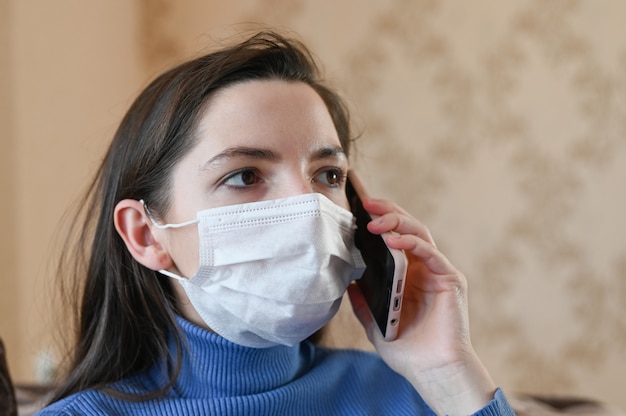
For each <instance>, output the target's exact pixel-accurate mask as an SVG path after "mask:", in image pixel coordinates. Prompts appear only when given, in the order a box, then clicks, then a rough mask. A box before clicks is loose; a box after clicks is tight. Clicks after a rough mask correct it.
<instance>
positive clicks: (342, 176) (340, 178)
mask: <svg viewBox="0 0 626 416" xmlns="http://www.w3.org/2000/svg"><path fill="white" fill-rule="evenodd" d="M245 173H253V174H254V175H255V181H254V183H253V184H250V185H246V184H245V181H243V180H241V182H244V185H233V184H229V183H228V182H229V181H231V180H233V179H234V178H236V177H238V176H241V175H243V174H245ZM329 173H334V174H336V175H337V183H335V184H331V183H325V181H322V185H323V186H325V187H328V188H341V187H343V185H344V184H345V182H346V178H347V176H348V175H347V172H346V171H345V170H344V169H342V168H340V167H336V166H327V167H324V168H321V169H318V171H317V172H316V173H315V175H314V177H313V182H314V183H320V181H318V180H317V178H319V177H320V176H321V175H327V174H329ZM259 182H263V180H262V179H261V175H260V173H259V171H258V169H256V168H253V167H245V168H241V169H238V170H236V171H234V172H231V173H229V174H228V175H226V176H225V177H224V178H222V179H221V180H220V181H219V183H218V184H219V185H220V186H225V187H228V188H231V189H235V190H244V189H248V188H250V187H252V186H254V185H256V184H258V183H259Z"/></svg>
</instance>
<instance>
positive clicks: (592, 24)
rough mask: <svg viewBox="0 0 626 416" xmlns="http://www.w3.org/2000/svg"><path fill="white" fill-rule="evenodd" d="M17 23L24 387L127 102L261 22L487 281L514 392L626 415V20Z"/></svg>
mask: <svg viewBox="0 0 626 416" xmlns="http://www.w3.org/2000/svg"><path fill="white" fill-rule="evenodd" d="M1 7H2V8H7V4H6V3H3V5H2V6H1ZM8 8H9V9H12V10H9V12H10V13H9V15H8V16H10V17H8V18H7V17H6V16H7V15H5V14H4V13H0V16H4V17H0V19H2V20H0V23H2V26H3V27H2V31H1V32H0V36H1V38H0V41H1V43H0V54H1V56H2V58H3V68H2V71H3V74H4V73H5V72H7V71H8V78H5V77H4V76H3V77H1V78H2V81H0V82H2V84H1V86H2V87H3V88H2V89H3V94H2V96H1V101H0V105H2V106H3V107H2V108H5V107H8V110H7V112H5V111H2V116H0V117H2V119H1V121H2V123H3V126H4V125H6V126H8V128H6V129H5V128H3V130H4V131H5V132H6V136H5V137H3V138H2V144H1V146H2V147H1V148H0V153H1V155H0V157H1V158H2V160H0V162H6V164H5V163H2V169H3V170H2V182H0V185H1V186H2V187H3V188H2V191H3V195H12V197H11V198H6V197H5V198H3V199H4V200H3V204H2V206H1V207H2V208H1V209H2V215H1V216H0V217H1V218H2V227H3V232H2V236H1V237H0V238H1V240H0V243H1V244H2V247H3V248H6V251H5V250H3V253H2V255H3V264H7V267H8V269H7V270H9V273H6V274H3V276H2V281H0V288H1V289H2V293H1V294H0V297H1V298H0V300H1V301H2V315H1V317H0V325H1V326H0V329H2V331H3V334H4V333H7V334H9V335H8V336H4V335H3V337H5V338H8V340H9V342H8V343H9V348H10V350H13V351H15V350H17V351H19V352H20V354H17V357H14V358H13V359H12V363H11V365H12V368H13V370H14V372H15V373H16V374H17V375H18V377H19V378H20V379H22V380H29V379H33V377H34V375H35V368H34V366H33V362H34V361H35V357H36V356H37V354H38V353H40V352H41V351H42V350H45V348H46V345H47V344H48V342H49V337H48V332H49V331H48V328H47V327H46V325H44V324H43V323H42V322H43V317H44V313H43V309H42V307H41V306H40V305H43V304H44V301H45V300H46V298H47V296H48V295H47V293H49V292H46V289H45V282H48V281H49V279H50V276H49V273H48V270H47V267H46V264H47V262H48V259H49V258H50V256H51V254H50V253H51V252H54V248H51V247H50V242H51V241H52V236H53V235H54V233H55V227H56V224H57V223H58V221H59V219H60V218H61V216H62V213H63V211H64V209H65V208H66V207H67V206H68V205H69V204H70V203H71V201H72V199H73V198H74V197H75V196H76V195H77V194H78V191H79V189H80V187H82V186H83V185H84V184H85V183H86V180H87V178H88V177H89V175H90V174H91V173H92V172H93V170H94V168H95V166H96V165H97V163H98V160H99V158H100V155H101V152H102V151H103V149H104V147H105V145H106V143H107V141H108V140H109V138H110V136H111V134H112V131H113V130H114V128H115V123H116V122H117V121H118V120H119V118H120V117H121V114H122V113H123V111H124V109H125V108H126V106H127V105H128V103H129V100H130V99H131V98H132V97H133V96H134V95H135V94H136V92H137V91H138V89H139V88H141V86H143V85H145V82H146V81H147V80H148V78H150V77H152V76H153V75H154V74H156V73H158V72H159V71H160V70H162V69H163V68H165V67H166V66H168V65H170V64H172V63H174V62H177V61H178V60H180V59H183V58H185V57H188V56H191V55H196V54H198V53H200V52H201V51H203V50H205V49H209V48H210V47H211V46H212V45H214V44H215V43H216V41H217V40H219V39H221V38H222V37H223V36H225V35H227V34H230V33H234V32H236V31H237V30H238V29H242V28H247V27H250V26H252V25H250V24H249V23H244V22H262V23H265V24H268V25H271V26H279V27H283V28H289V29H293V30H294V31H295V32H297V33H298V34H299V35H300V36H301V38H302V39H304V40H305V42H306V43H308V44H309V46H310V47H311V48H312V49H313V50H314V51H315V52H316V54H317V55H318V56H319V58H320V60H321V61H322V62H323V64H324V67H325V70H326V74H327V75H328V78H329V79H330V81H331V82H332V83H334V85H336V86H337V87H338V88H339V89H340V90H341V91H343V92H344V93H345V95H346V97H348V99H349V102H350V104H351V106H352V107H353V110H354V113H355V121H356V124H357V126H359V127H360V128H361V129H362V130H363V132H364V134H363V137H362V139H361V140H360V142H359V143H358V151H357V155H356V157H355V160H354V163H355V165H356V166H357V167H360V168H361V170H362V171H363V173H364V174H365V179H366V182H367V183H368V184H369V185H370V188H371V192H372V193H373V194H377V195H380V196H385V197H390V198H392V199H394V200H396V201H398V202H399V203H400V204H401V205H403V206H404V207H405V208H406V209H408V210H409V211H410V212H412V213H413V214H414V215H415V216H417V217H418V218H420V219H421V220H423V221H424V222H425V223H426V224H428V225H429V226H430V228H431V231H432V232H433V234H434V236H435V238H436V239H437V240H438V244H439V246H440V247H441V248H442V249H443V250H444V252H445V253H447V255H448V257H449V258H450V259H451V260H452V261H453V262H454V263H455V264H456V265H457V266H458V267H459V268H460V269H461V270H463V271H464V272H465V274H466V275H467V276H468V278H469V280H470V308H471V319H472V330H473V338H474V343H475V344H476V347H477V349H478V350H479V353H480V354H481V356H482V358H483V360H484V361H485V363H486V365H487V366H488V368H489V370H490V371H491V373H492V375H493V377H494V378H495V379H496V380H497V382H498V383H499V384H500V385H502V386H504V387H505V388H507V389H510V390H512V391H524V392H535V393H536V392H541V393H553V394H581V395H584V396H588V397H592V398H597V399H600V400H604V401H607V402H610V403H613V404H617V405H619V406H621V407H622V408H625V409H626V398H625V397H624V396H623V394H622V390H623V385H624V381H626V380H625V379H624V376H623V374H625V373H626V306H625V305H626V304H625V303H624V302H623V299H625V298H626V220H625V219H624V215H623V213H624V212H626V163H625V162H626V139H625V137H626V36H625V35H626V33H625V30H626V29H624V25H623V22H622V20H623V19H622V16H624V15H625V13H626V5H625V4H624V3H623V2H621V1H619V0H594V1H583V0H580V1H566V0H550V1H541V0H523V1H516V2H502V1H497V0H476V1H473V2H456V1H453V0H442V1H435V0H413V1H408V0H404V1H403V0H387V1H378V2H360V1H356V0H350V1H343V2H340V3H338V2H332V1H326V0H321V1H317V2H307V1H303V0H300V1H288V0H247V1H242V2H237V3H236V4H229V5H226V3H225V2H219V1H200V0H197V1H186V2H177V1H174V0H158V1H150V0H144V1H140V0H136V1H134V2H125V1H122V0H116V1H111V2H107V3H106V4H104V3H103V4H99V5H93V4H89V5H87V4H86V3H83V2H80V1H78V0H76V1H70V0H62V1H58V2H55V3H54V6H52V5H51V3H49V2H45V1H30V2H21V1H18V0H13V1H10V2H8ZM0 11H4V10H0ZM5 24H6V26H5ZM5 57H8V58H9V59H8V60H6V59H5ZM6 62H8V65H5V63H6ZM7 79H12V80H13V81H12V82H8V81H7ZM5 87H6V90H5ZM6 91H8V93H6ZM7 139H8V140H7ZM9 155H12V156H9ZM11 164H13V165H11ZM5 190H6V193H5ZM7 218H14V220H11V221H7ZM5 227H7V228H6V229H7V230H8V231H7V232H6V233H5V231H4V230H5ZM12 250H14V251H12ZM11 270H12V271H13V272H12V273H11V272H10V271H11ZM16 299H17V300H16ZM15 302H19V304H17V303H15ZM7 310H11V311H14V310H15V311H16V313H13V314H10V315H7V312H6V311H7ZM15 316H17V317H18V320H15ZM17 322H19V324H18V323H17ZM357 325H358V324H356V322H355V321H354V319H353V318H352V317H351V316H350V311H349V308H344V310H343V311H342V314H341V316H339V318H338V319H337V320H336V322H334V323H333V332H331V334H330V335H329V337H328V339H327V342H328V343H330V344H332V345H342V346H343V345H356V346H358V347H362V348H369V347H368V345H367V342H366V340H364V337H363V334H362V331H361V330H360V329H359V328H358V327H357ZM337 327H341V331H338V330H337ZM346 328H348V329H346Z"/></svg>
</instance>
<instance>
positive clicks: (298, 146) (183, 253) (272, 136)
mask: <svg viewBox="0 0 626 416" xmlns="http://www.w3.org/2000/svg"><path fill="white" fill-rule="evenodd" d="M197 135H198V142H197V144H196V145H195V147H194V148H193V149H192V150H191V151H190V152H189V153H188V154H187V155H186V156H185V157H184V158H182V159H181V161H180V162H179V164H178V165H177V166H176V168H175V169H174V171H173V178H172V204H171V208H170V210H169V212H167V214H166V215H165V217H164V218H163V220H164V221H165V222H168V223H179V222H183V221H188V220H190V219H194V218H196V213H197V212H198V211H201V210H204V209H207V208H212V207H218V206H223V205H232V204H240V203H245V202H253V201H262V200H269V199H276V198H283V197H288V196H294V195H299V194H305V193H311V192H319V193H322V194H324V195H325V196H326V197H328V198H329V199H330V200H332V201H333V202H335V203H336V204H337V205H340V206H342V207H344V208H348V202H347V198H346V196H345V183H344V179H345V177H346V174H347V170H348V160H347V157H346V155H345V154H344V152H343V150H342V148H341V144H340V142H339V138H338V136H337V131H336V130H335V126H334V124H333V122H332V119H331V117H330V114H329V112H328V109H327V108H326V105H325V104H324V102H323V101H322V99H321V98H320V97H319V95H318V94H317V93H316V92H315V91H314V90H313V89H312V88H311V87H309V86H308V85H306V84H304V83H299V82H285V81H278V80H263V81H249V82H245V83H242V84H236V85H233V86H230V87H228V88H225V89H224V90H222V91H220V92H218V93H217V94H216V95H215V96H214V97H213V98H212V99H211V101H210V103H209V104H208V105H207V106H206V107H205V110H204V114H203V115H202V116H201V119H200V123H199V126H198V129H197ZM162 231H163V230H160V231H157V232H161V235H162V238H161V240H164V242H165V245H166V247H167V251H168V253H169V254H170V256H171V257H172V259H173V261H174V265H175V268H176V270H172V271H174V272H176V273H177V274H180V275H182V276H185V277H187V278H190V277H191V276H193V275H194V274H195V273H196V271H197V269H198V231H197V228H196V227H193V226H192V227H185V228H181V229H169V230H166V231H164V232H162Z"/></svg>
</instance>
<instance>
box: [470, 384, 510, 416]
mask: <svg viewBox="0 0 626 416" xmlns="http://www.w3.org/2000/svg"><path fill="white" fill-rule="evenodd" d="M472 416H515V411H514V410H513V408H511V405H510V404H509V401H508V400H507V399H506V396H505V395H504V392H502V390H501V389H498V390H496V394H495V395H494V397H493V400H491V401H490V402H489V403H488V404H487V406H485V407H483V408H482V409H480V410H479V411H478V412H476V413H474V414H473V415H472Z"/></svg>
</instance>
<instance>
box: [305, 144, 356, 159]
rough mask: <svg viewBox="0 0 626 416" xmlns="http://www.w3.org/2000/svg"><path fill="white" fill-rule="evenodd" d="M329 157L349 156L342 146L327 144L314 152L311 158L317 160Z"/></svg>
mask: <svg viewBox="0 0 626 416" xmlns="http://www.w3.org/2000/svg"><path fill="white" fill-rule="evenodd" d="M328 158H337V159H347V158H348V157H347V156H346V152H344V151H343V149H342V148H341V147H340V146H326V147H322V148H320V149H318V150H316V151H315V152H313V154H312V155H311V157H310V158H309V159H310V160H311V161H316V160H322V159H328Z"/></svg>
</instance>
